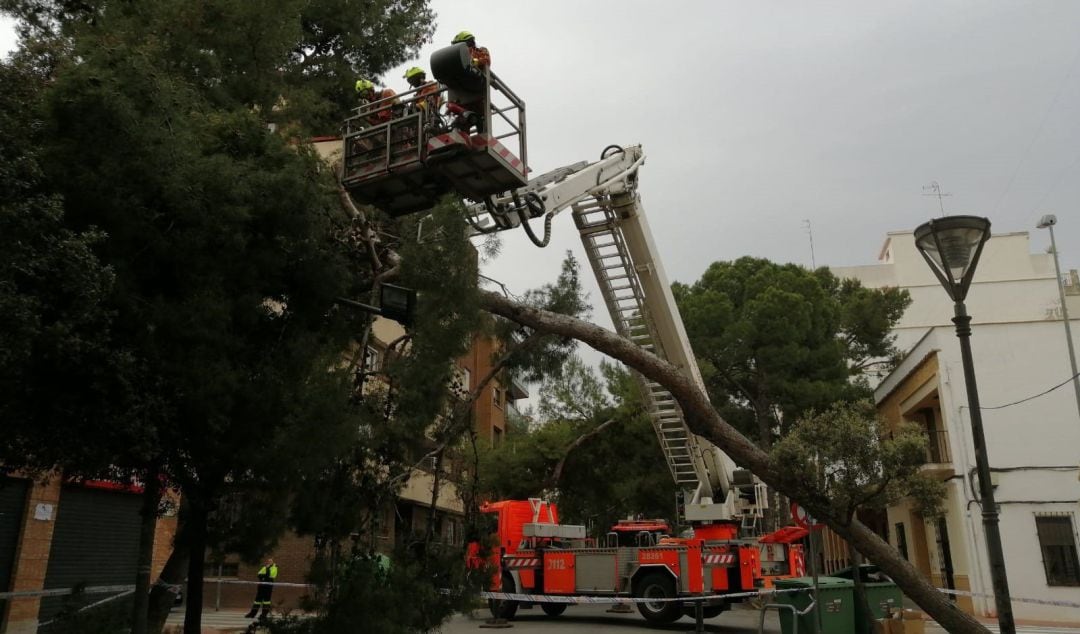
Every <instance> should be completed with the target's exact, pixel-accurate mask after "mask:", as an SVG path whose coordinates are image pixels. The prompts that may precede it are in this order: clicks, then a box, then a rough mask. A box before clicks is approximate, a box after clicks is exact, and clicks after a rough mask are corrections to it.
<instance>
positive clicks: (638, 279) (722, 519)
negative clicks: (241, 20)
mask: <svg viewBox="0 0 1080 634" xmlns="http://www.w3.org/2000/svg"><path fill="white" fill-rule="evenodd" d="M463 46H464V45H457V46H452V47H448V48H446V49H441V50H440V51H437V52H436V53H435V54H433V55H432V59H431V67H432V71H433V74H434V76H435V78H436V79H437V80H438V81H439V82H440V87H439V97H438V99H439V101H440V102H442V103H445V104H447V106H446V109H445V110H437V109H435V108H431V107H426V108H425V107H419V100H421V99H427V100H428V103H431V99H432V97H431V95H430V93H429V94H427V95H422V94H420V93H419V92H418V91H411V92H408V93H404V94H403V95H401V96H399V97H398V98H397V100H396V101H391V100H383V101H380V102H374V103H371V104H367V105H365V106H363V107H361V108H359V109H358V110H357V112H356V114H355V116H354V117H352V118H351V119H349V120H348V121H347V122H346V126H345V134H344V145H343V148H342V151H343V154H344V170H343V183H344V185H345V186H346V187H347V188H348V189H349V191H350V193H351V194H352V195H353V197H354V198H356V199H358V200H360V201H361V202H366V203H369V204H372V205H375V206H377V207H380V208H382V209H384V210H386V211H387V212H388V213H390V214H392V215H400V214H406V213H414V212H417V211H421V210H424V209H428V208H430V207H432V206H433V205H434V204H435V203H436V202H437V201H438V200H439V199H440V198H441V197H442V196H444V195H446V194H459V195H460V196H462V197H463V198H465V199H466V201H467V220H468V222H469V226H470V227H471V232H472V234H473V235H482V234H489V233H494V232H499V231H506V230H509V229H514V228H517V227H521V228H523V229H524V230H525V232H526V233H527V234H528V236H529V238H530V239H531V240H532V241H533V242H534V243H535V244H537V245H538V246H545V245H546V244H547V242H548V240H549V239H550V235H551V222H552V219H553V217H554V216H555V215H556V214H558V213H560V212H562V211H566V210H569V211H570V213H571V216H572V217H573V220H574V225H575V226H576V228H577V230H578V233H579V235H580V237H581V241H582V244H583V246H584V249H585V253H586V257H587V260H588V262H589V265H590V267H591V268H592V271H593V273H594V274H595V277H596V281H597V283H598V284H599V287H600V290H601V294H602V296H603V299H604V304H605V305H606V307H607V310H608V313H609V314H610V316H611V319H612V321H613V323H614V326H615V330H616V331H617V332H618V334H619V335H621V336H622V337H624V338H626V339H627V340H629V341H632V342H633V343H635V344H636V345H638V346H641V347H642V348H643V349H645V350H647V351H649V352H651V353H653V354H655V355H657V356H658V357H660V358H662V359H664V360H666V361H668V362H669V363H671V364H673V365H674V366H676V367H678V368H679V369H680V370H681V371H682V372H683V373H684V374H685V375H686V376H687V377H689V378H690V379H692V380H693V381H694V382H695V383H696V384H697V385H698V387H699V388H701V389H702V391H703V392H704V391H705V389H704V383H703V381H702V379H701V374H700V371H699V370H698V366H697V363H696V361H695V359H694V355H693V351H692V349H691V347H690V343H689V340H688V339H687V336H686V331H685V329H684V327H683V323H682V319H681V317H680V316H679V311H678V308H677V307H676V304H675V299H674V297H673V296H672V293H671V285H670V283H669V281H668V278H667V275H666V273H665V272H664V267H663V264H662V263H661V261H660V258H659V256H658V254H657V249H656V246H655V244H654V242H653V238H652V233H651V232H650V230H649V225H648V223H647V221H646V218H645V213H644V210H643V208H642V205H641V197H640V196H639V194H638V191H637V188H638V172H639V170H640V168H641V166H642V165H643V164H644V162H645V154H644V152H643V151H642V148H641V147H640V146H630V147H620V146H615V145H612V146H609V147H607V148H605V149H604V150H603V152H601V154H600V158H599V160H596V161H593V162H579V163H575V164H572V165H567V166H564V167H561V168H558V169H555V170H552V171H549V172H547V173H544V174H541V175H536V176H532V177H531V178H530V176H531V169H530V168H529V166H528V162H527V156H526V127H525V104H524V102H523V101H522V100H521V99H520V98H518V97H517V95H515V94H514V93H513V92H512V91H511V90H510V89H509V88H508V87H507V86H506V84H505V83H504V82H503V81H502V80H500V79H499V78H498V77H497V76H495V75H494V74H493V73H491V72H490V70H486V69H485V70H484V71H482V72H479V71H477V70H476V69H472V68H470V67H469V64H470V60H469V56H468V55H467V54H466V52H465V51H464V49H463ZM461 104H470V105H469V106H468V107H470V108H474V109H477V110H479V113H476V112H471V113H465V112H464V111H465V108H466V106H462V105H461ZM387 108H390V109H391V111H392V113H393V115H394V116H392V117H390V118H389V119H388V120H386V121H382V122H378V123H373V122H374V121H377V119H376V118H373V116H372V115H373V113H376V112H379V111H381V110H385V109H387ZM466 114H468V115H471V116H473V117H474V118H472V119H470V118H468V117H467V116H466ZM477 120H479V122H480V123H481V124H480V125H475V127H476V131H475V132H474V131H473V129H472V128H473V127H474V124H475V123H476V122H477ZM533 223H536V224H537V225H540V224H541V223H542V226H543V229H542V230H540V229H538V228H537V227H536V226H533ZM635 380H636V382H637V385H638V387H639V389H640V391H641V394H642V396H643V398H644V401H645V403H646V405H647V409H648V413H649V416H650V419H651V421H652V425H653V428H654V430H655V432H656V437H657V441H658V442H659V444H660V447H661V449H662V451H663V454H664V456H665V459H666V461H667V465H668V469H669V471H670V475H671V477H672V478H673V479H674V481H675V483H676V485H677V488H678V490H679V492H680V495H681V499H682V504H681V508H682V512H683V516H684V517H683V518H682V519H684V520H685V521H686V522H687V523H688V524H689V525H691V526H692V535H686V536H681V537H675V536H671V535H669V534H668V533H669V530H668V527H667V525H666V524H665V523H663V522H662V521H653V520H645V521H628V522H624V523H620V524H619V525H617V526H615V527H613V528H612V530H611V531H610V532H608V533H607V534H606V535H604V536H601V537H588V536H586V534H585V532H586V531H585V528H584V527H583V526H577V525H564V524H561V523H560V522H559V520H558V509H557V508H556V506H555V505H554V504H551V503H548V502H545V501H543V500H538V499H534V500H517V501H501V502H495V503H492V504H488V505H486V506H485V507H484V508H483V510H484V511H485V512H488V513H492V514H493V515H494V516H495V517H496V520H497V530H496V535H497V539H498V546H497V548H496V550H495V552H494V554H493V563H494V564H495V565H496V567H497V572H496V574H495V575H494V578H493V582H492V589H493V590H497V591H502V592H508V593H531V594H545V595H575V596H580V595H586V596H590V595H591V596H602V597H614V598H619V597H633V598H638V599H658V600H657V601H639V602H637V607H638V610H639V612H640V613H641V614H642V615H643V616H644V617H645V618H646V619H648V620H649V621H652V622H656V623H665V622H671V621H674V620H676V619H678V618H680V617H681V616H682V615H683V614H684V613H687V612H688V611H689V610H690V607H689V604H685V606H684V604H683V603H682V602H681V601H679V600H678V599H680V598H686V599H693V598H695V597H713V598H712V599H710V600H709V601H708V602H706V603H705V607H704V616H706V617H707V618H711V617H713V616H716V615H718V614H720V613H721V612H723V611H724V610H726V609H727V608H728V607H730V605H731V603H732V602H733V601H737V600H742V598H743V597H742V596H739V597H736V598H732V599H728V598H725V596H724V595H744V594H745V593H747V592H750V591H754V590H756V589H758V588H761V587H763V586H765V585H768V584H769V582H770V580H771V579H772V578H775V577H779V576H791V575H797V574H801V572H802V566H803V557H802V550H801V547H800V546H799V545H798V544H797V543H795V542H797V540H798V539H799V538H801V536H802V535H795V534H794V533H792V532H791V531H786V532H784V533H783V534H782V535H781V534H774V535H771V536H766V537H765V538H761V537H760V536H759V535H758V533H759V531H760V521H761V519H762V515H763V511H764V509H765V508H766V505H767V499H768V496H767V495H766V492H765V487H764V485H763V484H762V483H761V482H760V481H758V480H757V479H756V478H755V477H754V476H753V475H752V474H751V473H750V472H749V471H746V470H742V469H737V468H736V466H735V464H734V462H733V461H732V460H731V459H730V458H729V457H728V456H727V455H726V454H724V453H723V452H721V451H720V450H719V449H718V448H717V447H716V446H714V445H713V444H712V443H711V442H709V441H708V440H706V439H704V438H702V437H700V436H698V435H696V434H694V433H693V432H692V431H690V429H689V427H688V426H687V424H686V420H685V417H684V416H683V413H682V410H681V409H680V407H679V404H678V403H677V402H676V400H675V398H674V397H673V396H672V394H671V393H670V392H669V391H668V390H667V388H665V387H664V386H663V385H660V384H658V383H656V382H653V381H651V380H649V379H647V378H646V377H644V376H642V375H640V374H637V373H635ZM659 599H664V601H661V600H659ZM490 607H491V611H492V613H493V614H494V615H495V616H498V617H506V618H510V617H513V616H514V614H515V613H516V611H517V609H518V608H519V607H520V604H519V603H518V602H516V601H504V600H493V601H492V602H491V605H490ZM541 608H542V609H543V610H544V611H545V612H546V613H547V614H549V615H552V616H555V615H558V614H561V613H562V612H563V611H564V610H565V609H566V604H565V603H548V602H545V603H541Z"/></svg>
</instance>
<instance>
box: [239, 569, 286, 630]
mask: <svg viewBox="0 0 1080 634" xmlns="http://www.w3.org/2000/svg"><path fill="white" fill-rule="evenodd" d="M277 573H278V567H277V564H275V563H274V558H273V557H267V558H266V563H265V564H263V567H262V568H259V585H258V587H257V588H256V589H255V601H254V602H253V603H252V604H251V610H250V611H248V613H247V614H245V615H244V618H248V619H253V618H255V615H256V614H257V613H258V612H259V609H260V608H261V609H262V614H259V619H260V620H265V619H266V618H267V617H268V616H270V595H271V594H272V593H273V592H274V586H273V585H272V584H273V582H274V580H275V579H277Z"/></svg>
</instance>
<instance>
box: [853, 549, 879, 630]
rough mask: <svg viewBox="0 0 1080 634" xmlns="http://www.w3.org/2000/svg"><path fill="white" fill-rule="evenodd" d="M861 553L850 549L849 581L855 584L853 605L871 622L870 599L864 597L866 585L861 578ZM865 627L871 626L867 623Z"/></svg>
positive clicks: (868, 628)
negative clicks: (858, 607)
mask: <svg viewBox="0 0 1080 634" xmlns="http://www.w3.org/2000/svg"><path fill="white" fill-rule="evenodd" d="M862 562H863V560H862V553H860V552H859V551H858V550H856V549H854V548H852V549H851V579H852V581H854V582H855V605H858V606H862V607H861V608H860V609H861V610H862V613H863V614H865V615H866V618H867V619H869V620H873V618H874V616H873V613H872V612H871V611H870V599H869V598H867V596H866V585H865V584H864V583H863V578H862ZM867 625H868V626H869V625H871V624H870V623H867ZM866 629H867V631H871V629H870V627H867V628H866Z"/></svg>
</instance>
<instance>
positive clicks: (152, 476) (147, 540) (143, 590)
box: [131, 467, 161, 634]
mask: <svg viewBox="0 0 1080 634" xmlns="http://www.w3.org/2000/svg"><path fill="white" fill-rule="evenodd" d="M160 500H161V481H160V480H159V479H158V470H157V469H156V468H154V467H152V468H150V469H148V470H147V473H146V482H145V484H144V485H143V500H142V511H141V519H140V522H141V524H140V526H139V559H138V564H137V565H136V569H135V597H134V601H133V603H132V608H131V634H146V618H147V610H148V609H149V607H150V573H151V569H152V568H153V566H154V532H155V531H156V530H157V509H158V502H159V501H160Z"/></svg>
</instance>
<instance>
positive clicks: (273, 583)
mask: <svg viewBox="0 0 1080 634" xmlns="http://www.w3.org/2000/svg"><path fill="white" fill-rule="evenodd" d="M203 583H231V584H233V585H241V586H275V587H284V588H314V587H315V585H314V584H311V583H289V582H287V581H269V582H267V581H242V580H240V579H223V578H221V577H211V578H209V579H203Z"/></svg>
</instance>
